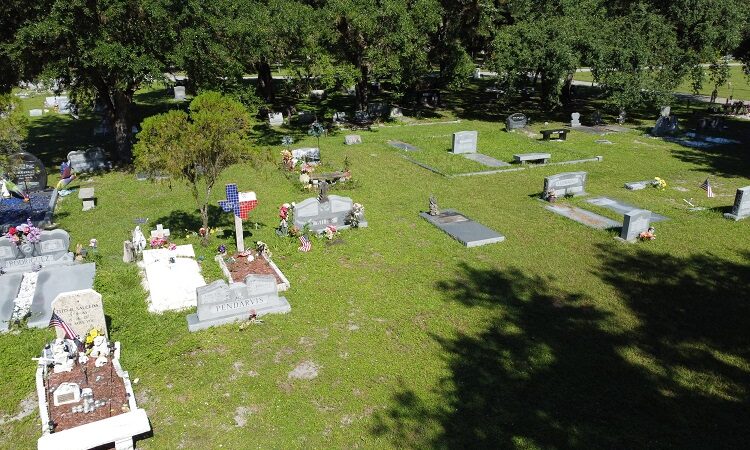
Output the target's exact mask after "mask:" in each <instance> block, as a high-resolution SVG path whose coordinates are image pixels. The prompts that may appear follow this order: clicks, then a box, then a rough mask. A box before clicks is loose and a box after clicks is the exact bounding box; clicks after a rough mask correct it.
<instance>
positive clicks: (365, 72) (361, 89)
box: [355, 64, 370, 111]
mask: <svg viewBox="0 0 750 450" xmlns="http://www.w3.org/2000/svg"><path fill="white" fill-rule="evenodd" d="M359 70H360V73H361V75H360V77H359V80H358V81H357V86H356V89H355V90H356V92H357V109H358V110H360V111H364V110H367V105H368V104H369V93H370V78H369V75H370V68H369V67H368V66H367V64H362V65H361V66H359Z"/></svg>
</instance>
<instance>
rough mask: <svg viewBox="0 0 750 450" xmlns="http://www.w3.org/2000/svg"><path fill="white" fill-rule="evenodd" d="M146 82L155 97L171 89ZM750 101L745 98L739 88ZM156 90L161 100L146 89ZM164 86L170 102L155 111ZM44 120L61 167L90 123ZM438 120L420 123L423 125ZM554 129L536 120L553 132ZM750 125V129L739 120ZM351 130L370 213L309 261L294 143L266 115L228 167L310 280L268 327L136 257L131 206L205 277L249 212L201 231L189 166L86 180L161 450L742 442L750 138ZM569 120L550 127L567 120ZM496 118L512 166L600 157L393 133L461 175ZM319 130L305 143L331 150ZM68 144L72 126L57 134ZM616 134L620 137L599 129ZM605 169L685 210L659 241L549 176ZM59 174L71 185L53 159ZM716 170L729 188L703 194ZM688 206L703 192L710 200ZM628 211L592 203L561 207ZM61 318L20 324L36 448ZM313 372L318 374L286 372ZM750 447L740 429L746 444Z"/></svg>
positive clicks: (7, 353) (297, 277)
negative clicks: (433, 217) (46, 363)
mask: <svg viewBox="0 0 750 450" xmlns="http://www.w3.org/2000/svg"><path fill="white" fill-rule="evenodd" d="M147 95H150V94H143V95H142V96H141V97H139V102H141V107H142V108H143V107H153V108H157V109H158V108H159V107H160V106H159V96H158V95H157V94H153V98H150V97H149V98H147V97H144V96H147ZM735 95H736V96H737V94H735ZM149 99H150V100H149ZM146 100H149V101H150V102H151V103H146ZM82 121H83V122H81V121H74V120H72V119H69V118H63V117H60V116H56V115H48V116H47V115H46V116H44V117H42V118H38V119H36V118H35V119H33V129H32V137H31V139H32V142H31V145H32V147H33V148H35V149H40V150H42V151H43V152H44V153H43V154H42V158H43V160H44V161H45V163H48V166H50V167H51V166H52V164H53V163H54V164H55V165H57V164H59V162H60V160H61V158H62V156H63V155H64V154H66V153H67V151H68V150H69V147H70V146H71V145H74V144H75V141H70V140H68V139H85V138H81V136H84V137H85V136H90V135H91V132H90V129H89V127H93V124H94V122H93V121H92V120H89V119H86V118H82ZM425 122H427V121H422V123H425ZM539 122H540V121H536V122H535V124H534V125H533V128H534V129H535V130H539V129H542V128H546V127H543V126H542V125H541V123H539ZM728 123H729V125H730V127H731V129H730V131H729V132H728V133H729V135H730V136H734V137H739V138H741V139H744V141H745V144H743V145H745V146H746V145H747V142H749V141H750V128H749V126H750V124H748V123H747V122H735V121H730V120H728ZM391 125H393V126H389V127H383V128H374V129H373V131H359V132H355V133H357V134H360V135H361V136H362V139H363V142H364V144H362V145H356V146H345V145H344V144H343V140H344V135H345V134H350V133H351V132H349V131H340V132H338V133H335V134H331V135H329V136H327V137H324V138H321V140H320V147H321V155H322V158H323V161H324V162H325V165H326V167H327V170H334V169H336V170H338V169H341V168H342V167H343V164H344V160H345V158H348V160H349V163H350V165H351V170H352V173H353V176H354V182H353V183H352V185H351V186H353V188H340V187H339V186H336V187H335V188H334V189H333V190H332V191H331V193H332V194H337V195H344V196H349V197H351V198H352V199H353V200H354V201H355V202H360V203H362V204H363V205H364V206H365V211H366V217H367V220H368V222H369V227H368V228H364V229H355V230H348V231H344V232H341V233H340V235H339V237H338V238H337V239H336V241H334V242H326V241H325V240H323V239H313V244H312V245H313V248H312V251H311V252H310V253H301V252H299V251H297V247H298V246H299V243H298V242H296V241H295V240H293V239H284V238H279V237H277V236H276V235H275V233H274V227H275V226H276V225H277V223H278V217H277V214H278V206H279V205H280V204H282V203H284V202H292V201H294V202H300V201H301V200H303V199H305V198H307V197H310V196H312V195H314V194H313V193H304V192H302V191H301V190H300V188H299V187H298V186H297V185H296V184H295V183H293V182H292V181H290V179H289V177H287V176H286V175H285V174H284V173H283V172H281V171H280V170H279V169H278V167H277V166H276V162H277V160H279V159H280V157H279V152H280V150H281V146H280V145H277V144H276V143H277V142H278V136H277V135H281V134H283V133H284V132H285V131H284V130H281V131H279V132H276V134H274V133H271V132H269V131H267V129H266V127H265V126H264V125H258V127H256V133H257V136H258V137H259V139H260V138H262V142H266V144H267V147H262V148H261V149H260V150H259V151H260V152H261V153H262V154H263V155H267V156H268V159H270V160H271V161H272V162H270V161H268V160H267V159H266V158H257V161H256V164H255V165H251V164H241V165H236V166H233V167H232V168H231V169H229V170H227V171H226V173H225V174H224V176H223V179H222V183H221V184H220V185H219V186H218V187H217V188H216V189H215V192H214V193H213V194H212V196H211V197H212V200H213V201H214V205H216V203H215V202H216V201H218V200H220V199H223V198H224V189H223V183H224V182H237V183H238V185H239V188H240V190H254V191H255V192H256V193H257V196H258V199H259V206H258V207H257V209H255V210H254V211H253V212H252V213H251V214H250V217H251V221H252V222H254V223H256V224H257V227H255V226H253V225H251V224H247V225H246V233H245V236H246V245H251V244H252V243H253V242H254V241H257V240H261V241H264V242H266V243H268V244H269V245H270V247H271V250H272V252H273V260H274V261H275V262H276V264H277V265H278V266H279V267H280V268H281V270H282V271H283V272H284V274H285V275H286V277H287V278H288V279H289V280H290V281H291V289H290V290H289V291H287V292H286V293H285V294H284V295H285V296H286V297H287V299H288V300H289V303H290V304H291V305H292V311H291V313H290V314H287V315H280V316H265V317H264V318H263V319H264V321H265V323H264V324H263V325H257V326H249V327H247V328H246V329H244V330H240V327H239V326H238V325H226V326H222V327H217V328H212V329H208V330H205V331H201V332H196V333H189V332H188V330H187V323H186V320H185V316H186V314H187V313H189V312H191V311H186V312H170V313H165V314H161V315H156V314H150V313H149V312H148V311H147V306H146V303H145V298H146V293H145V292H144V290H143V289H142V288H141V284H140V278H139V276H138V269H137V268H136V266H135V265H128V264H125V263H123V262H122V242H123V241H124V240H125V239H128V238H129V232H130V231H131V230H132V229H133V227H134V226H135V223H134V219H136V218H148V219H149V225H148V229H152V228H153V226H154V225H156V224H157V223H161V224H164V226H165V227H168V228H170V229H171V230H172V234H173V237H175V239H174V241H176V242H177V243H178V244H183V243H192V244H193V245H194V246H195V249H196V253H197V254H198V255H200V256H203V257H204V259H203V261H202V271H203V275H204V276H205V278H206V281H207V282H210V281H212V280H216V279H219V278H220V277H221V274H220V271H219V268H218V266H217V264H215V263H214V261H213V256H214V254H215V249H216V246H217V245H219V244H222V243H223V244H226V245H227V246H228V247H229V248H230V250H231V249H233V247H234V245H233V238H232V237H231V231H232V230H231V228H230V227H231V217H229V216H228V215H226V214H223V213H220V212H219V211H218V208H213V209H212V216H213V219H212V220H213V222H214V224H216V225H217V226H218V227H220V228H222V229H223V230H227V233H229V234H228V235H227V236H223V232H222V231H219V232H218V233H216V234H215V235H213V237H212V241H211V245H210V246H209V247H202V246H200V245H199V244H198V242H197V241H196V240H195V238H188V237H180V235H184V230H189V231H195V230H197V228H198V226H199V225H198V224H199V217H198V214H197V212H196V205H195V204H193V202H192V200H191V197H190V194H189V192H188V189H187V188H186V187H185V186H183V185H182V184H180V183H179V182H173V183H171V189H170V185H169V183H165V184H153V183H150V182H138V181H136V179H135V176H134V174H133V173H132V172H127V171H115V172H111V173H108V174H103V175H95V176H93V177H83V178H82V179H81V180H80V181H78V182H76V183H74V184H73V186H74V187H80V186H83V187H86V186H93V187H95V188H96V194H97V197H98V204H97V207H96V208H95V209H94V210H92V211H88V212H81V203H80V200H78V199H77V194H75V193H74V194H73V195H70V196H68V197H65V198H63V199H62V201H61V202H60V204H59V205H58V209H57V213H58V214H57V222H58V223H59V225H60V226H61V227H62V228H64V229H66V230H68V231H69V232H70V234H71V239H72V243H81V244H84V245H85V243H87V242H88V241H89V239H91V238H97V239H98V240H99V247H100V248H99V252H98V254H97V255H96V256H94V259H95V261H96V262H97V276H96V282H95V288H96V289H97V290H98V291H99V292H100V293H101V294H102V295H103V298H104V308H105V314H106V315H107V317H108V320H109V332H110V336H111V338H112V339H114V340H118V341H120V342H121V343H122V346H123V353H122V361H123V367H124V368H125V369H126V370H128V371H129V372H130V377H131V379H139V380H140V381H139V382H138V383H137V384H136V385H134V390H135V392H136V395H137V399H138V402H139V406H140V407H142V408H144V409H146V411H147V412H148V415H149V418H150V420H151V424H152V427H153V436H150V437H148V438H147V439H143V440H140V441H138V442H137V446H138V448H141V449H177V448H188V449H193V448H195V449H208V448H211V449H214V448H233V449H242V448H353V447H357V448H393V447H414V448H426V447H437V448H448V447H468V448H540V449H541V448H570V447H576V448H741V447H743V446H744V445H746V443H747V442H748V440H750V429H749V428H748V427H747V424H748V423H750V409H748V407H747V405H748V402H749V401H750V392H749V389H750V281H749V280H750V220H745V221H741V222H734V221H730V220H726V219H724V218H723V217H722V213H723V212H726V211H727V210H728V207H729V206H730V205H731V204H732V202H733V199H734V194H735V190H736V188H738V187H741V186H747V185H749V184H750V160H748V158H747V152H746V150H745V149H744V148H743V145H736V146H725V147H716V148H713V149H702V150H697V149H689V148H685V147H681V146H679V145H677V144H674V143H669V142H666V141H664V140H662V139H652V138H649V137H647V136H644V133H643V128H638V127H634V128H635V129H634V130H633V131H630V132H628V133H619V134H615V133H613V134H609V135H607V136H603V137H602V136H595V135H589V134H584V133H582V132H579V131H573V132H571V133H570V134H569V137H568V141H566V142H539V141H537V140H535V139H531V138H528V137H526V136H525V135H523V134H522V133H505V132H504V131H502V129H503V128H504V125H503V124H502V123H501V121H500V120H496V121H492V122H489V121H481V120H462V122H461V123H453V124H439V125H424V126H404V125H398V124H391ZM561 125H563V124H562V123H560V122H557V123H554V122H553V123H550V125H549V127H550V128H552V127H553V126H554V127H559V126H561ZM460 130H478V131H479V145H478V147H479V152H481V153H484V154H487V155H489V156H492V157H495V158H497V159H500V160H504V161H510V160H511V158H512V154H513V153H519V152H523V153H528V152H536V151H547V152H550V153H552V157H553V162H555V161H561V160H567V159H578V158H585V157H591V156H594V155H601V156H603V157H604V160H603V161H602V162H598V163H583V164H576V165H570V166H547V167H537V168H533V169H528V170H524V171H520V172H510V173H502V174H495V175H481V176H473V177H457V178H447V177H444V176H441V175H438V174H435V173H433V172H430V171H428V170H425V169H423V168H422V167H419V166H418V165H416V164H413V163H412V162H409V161H407V160H406V159H404V158H403V157H402V155H404V154H407V153H406V152H404V151H402V150H398V149H395V148H392V147H389V146H388V145H387V144H386V142H387V141H388V140H390V139H394V140H400V141H404V142H407V143H410V144H413V145H415V146H416V147H418V148H420V149H421V151H420V152H411V153H408V154H407V156H409V157H412V158H414V159H417V160H419V161H420V162H423V163H426V164H429V165H435V166H436V167H439V168H440V169H441V170H443V171H445V172H446V173H462V172H466V171H474V170H482V169H483V167H482V166H479V167H477V165H476V164H475V163H473V162H471V161H468V160H465V159H464V158H463V157H461V156H456V155H451V154H449V153H448V150H449V148H450V145H451V134H452V133H453V132H455V131H460ZM294 134H295V136H297V137H299V138H301V139H300V140H298V142H296V143H295V145H294V147H293V148H296V147H298V146H299V147H301V146H315V145H316V142H315V139H314V138H309V137H307V136H305V135H304V130H296V131H295V132H294ZM54 136H58V137H59V140H57V141H55V139H54ZM597 139H608V140H610V141H611V142H612V144H611V145H606V144H598V143H596V142H595V140H597ZM565 171H587V172H588V175H589V181H588V184H587V191H588V192H589V198H590V197H593V196H608V197H611V198H614V199H618V200H622V201H625V202H628V203H631V204H634V205H637V206H640V207H643V208H646V209H650V210H652V211H654V212H657V213H659V214H662V215H664V216H667V217H668V218H669V219H670V220H668V221H666V222H660V223H657V224H656V225H655V226H656V234H657V239H656V240H655V241H652V242H647V243H638V244H633V245H628V244H622V243H620V242H617V241H616V240H615V239H614V236H615V235H616V232H615V231H598V230H594V229H590V228H587V227H585V226H583V225H580V224H578V223H576V222H573V221H570V220H567V219H565V218H563V217H560V216H557V215H555V214H553V213H551V212H549V211H546V210H545V209H544V204H543V203H542V202H541V201H540V200H539V199H538V198H537V196H538V194H539V193H540V192H541V190H542V184H543V178H544V177H545V176H547V175H551V174H554V173H559V172H565ZM50 173H51V176H50V184H54V183H55V182H56V181H57V177H56V174H55V170H54V169H50ZM655 176H659V177H661V178H664V179H665V180H666V181H667V183H668V186H667V188H666V189H665V190H662V191H660V190H657V189H654V188H648V189H645V190H641V191H635V192H631V191H627V190H625V189H624V188H623V184H624V183H625V182H629V181H639V180H647V179H652V178H653V177H655ZM707 177H708V178H709V179H710V181H711V184H712V186H713V190H714V192H715V193H716V197H714V198H707V197H706V193H705V191H703V190H701V189H700V188H699V185H700V183H701V182H703V181H704V180H705V179H706V178H707ZM431 193H432V194H434V195H435V196H436V198H437V200H438V203H439V205H440V207H441V208H453V209H457V210H458V211H460V212H461V213H463V214H465V215H467V216H469V217H471V218H472V219H474V220H476V221H478V222H480V223H482V224H484V225H486V226H488V227H490V228H492V229H494V230H497V231H498V232H500V233H502V234H504V235H505V236H506V240H505V241H504V242H502V243H499V244H493V245H488V246H484V247H478V248H472V249H467V248H464V247H463V246H461V245H460V244H459V243H457V242H455V241H453V240H452V239H451V238H450V237H449V236H447V235H446V234H444V233H443V232H441V231H440V230H438V229H436V228H434V227H433V226H431V225H430V224H428V223H427V222H426V221H425V220H423V219H421V218H420V217H419V215H418V213H419V212H420V211H425V210H427V208H428V197H429V195H430V194H431ZM683 199H686V200H688V201H691V202H692V203H693V204H695V205H696V206H701V207H704V208H706V209H705V210H702V211H696V212H691V211H688V207H687V205H686V203H685V201H684V200H683ZM560 201H561V202H562V203H571V204H575V205H577V206H580V207H582V208H585V209H589V210H592V211H595V212H597V213H599V214H602V215H606V216H608V217H611V218H613V219H616V220H622V218H621V217H620V216H618V215H616V214H612V213H611V212H609V211H608V210H605V209H601V208H598V207H596V206H593V205H589V204H587V203H585V198H574V199H571V200H560ZM53 336H54V332H53V331H52V330H30V329H25V328H24V329H20V330H19V329H16V330H14V331H13V332H12V333H9V334H5V335H0V391H1V392H3V395H2V396H0V448H33V447H34V446H35V445H36V439H37V438H38V437H39V435H40V424H39V419H38V414H37V412H36V410H33V409H32V410H30V413H28V414H27V415H25V416H23V414H21V416H22V417H21V418H20V419H18V420H14V419H12V418H13V417H14V416H16V415H17V414H19V412H21V411H22V407H21V404H22V402H23V400H24V399H31V401H32V404H33V402H35V401H36V394H35V391H34V373H35V362H33V361H32V360H31V358H32V357H34V356H37V354H38V352H39V351H40V349H41V348H42V346H43V345H44V344H45V342H47V341H48V340H50V339H51V338H52V337H53ZM300 364H308V365H311V366H314V367H315V368H316V369H317V377H315V378H314V379H309V380H306V379H295V378H291V377H290V376H289V373H290V372H292V371H293V370H294V369H295V367H297V366H298V365H300ZM743 444H744V445H743Z"/></svg>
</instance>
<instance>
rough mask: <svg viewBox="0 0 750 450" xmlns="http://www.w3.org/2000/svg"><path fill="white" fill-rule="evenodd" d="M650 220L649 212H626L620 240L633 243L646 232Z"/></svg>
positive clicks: (640, 210) (643, 210) (642, 210)
mask: <svg viewBox="0 0 750 450" xmlns="http://www.w3.org/2000/svg"><path fill="white" fill-rule="evenodd" d="M650 220H651V211H648V210H645V209H634V210H632V211H629V212H626V213H625V215H624V218H623V221H622V230H621V231H620V239H621V240H623V241H627V242H635V240H636V239H638V236H640V235H641V233H643V232H644V231H648V227H649V225H650Z"/></svg>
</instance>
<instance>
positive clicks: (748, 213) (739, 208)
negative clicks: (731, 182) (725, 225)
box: [724, 186, 750, 220]
mask: <svg viewBox="0 0 750 450" xmlns="http://www.w3.org/2000/svg"><path fill="white" fill-rule="evenodd" d="M724 217H726V218H727V219H734V220H741V219H745V218H747V217H750V186H745V187H743V188H739V189H737V194H735V196H734V205H733V206H732V212H730V213H726V214H724Z"/></svg>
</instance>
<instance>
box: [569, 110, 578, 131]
mask: <svg viewBox="0 0 750 450" xmlns="http://www.w3.org/2000/svg"><path fill="white" fill-rule="evenodd" d="M580 126H581V113H577V112H574V113H573V114H571V115H570V127H571V128H576V127H580Z"/></svg>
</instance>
